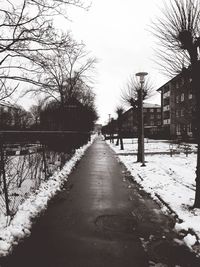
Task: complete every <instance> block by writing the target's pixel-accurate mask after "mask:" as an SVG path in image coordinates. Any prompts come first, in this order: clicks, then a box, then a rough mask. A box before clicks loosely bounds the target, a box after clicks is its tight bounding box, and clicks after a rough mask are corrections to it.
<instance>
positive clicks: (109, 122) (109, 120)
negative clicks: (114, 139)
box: [108, 114, 111, 143]
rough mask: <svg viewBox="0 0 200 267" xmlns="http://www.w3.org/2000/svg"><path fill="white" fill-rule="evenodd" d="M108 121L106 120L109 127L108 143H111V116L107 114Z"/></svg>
mask: <svg viewBox="0 0 200 267" xmlns="http://www.w3.org/2000/svg"><path fill="white" fill-rule="evenodd" d="M108 116H109V119H108V125H109V129H108V131H109V135H110V143H111V114H108Z"/></svg>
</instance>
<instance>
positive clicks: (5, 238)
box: [0, 137, 95, 256]
mask: <svg viewBox="0 0 200 267" xmlns="http://www.w3.org/2000/svg"><path fill="white" fill-rule="evenodd" d="M94 138H95V137H93V138H92V141H91V142H89V143H88V144H86V145H84V146H83V147H81V148H79V149H77V150H76V151H75V153H74V155H73V157H72V158H71V159H70V160H69V161H68V162H66V164H65V165H64V167H63V169H62V170H61V171H60V172H56V173H54V175H53V176H52V177H50V178H49V180H48V181H45V182H43V183H42V184H41V186H40V188H39V189H38V190H37V191H36V192H35V193H34V194H32V195H30V196H29V197H28V199H26V200H25V201H24V202H23V204H21V205H20V206H19V207H18V211H17V213H16V214H15V216H14V218H13V219H12V220H11V223H10V225H9V226H7V227H4V228H2V227H3V225H5V222H6V220H9V218H8V217H7V218H6V217H5V216H3V215H1V217H0V222H1V223H0V227H1V228H0V256H6V255H7V254H8V253H9V252H11V250H12V248H13V246H14V245H17V244H18V243H19V241H20V240H21V239H23V238H25V237H27V236H29V235H30V234H31V227H32V223H33V219H34V218H36V217H37V216H38V215H39V214H40V213H41V211H43V210H45V209H46V208H47V204H48V201H49V200H50V199H51V198H52V197H53V196H55V194H56V193H57V192H58V191H59V190H61V188H62V185H63V183H64V182H65V181H66V180H67V178H68V176H69V174H70V173H71V171H72V170H73V168H74V167H75V165H76V163H77V162H78V161H79V160H80V159H81V157H82V156H83V155H84V153H85V151H86V149H87V148H88V147H89V146H90V145H91V144H92V142H93V140H94Z"/></svg>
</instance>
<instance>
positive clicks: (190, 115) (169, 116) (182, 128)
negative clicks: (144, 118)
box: [157, 73, 195, 139]
mask: <svg viewBox="0 0 200 267" xmlns="http://www.w3.org/2000/svg"><path fill="white" fill-rule="evenodd" d="M157 91H158V92H160V93H161V107H162V126H163V131H164V133H165V137H166V138H181V139H188V138H189V139H191V138H194V130H195V120H194V114H195V108H194V107H195V97H194V94H193V92H192V90H191V78H190V77H189V76H188V75H185V74H183V73H181V74H179V75H177V76H176V77H174V78H173V79H171V80H170V81H168V82H167V83H165V84H164V85H163V86H161V87H160V88H159V89H158V90H157Z"/></svg>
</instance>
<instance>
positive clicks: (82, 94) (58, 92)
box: [27, 35, 96, 107]
mask: <svg viewBox="0 0 200 267" xmlns="http://www.w3.org/2000/svg"><path fill="white" fill-rule="evenodd" d="M65 38H66V39H67V40H66V42H67V41H69V35H66V36H65ZM34 62H35V64H37V66H38V68H40V74H38V75H37V78H38V80H37V82H38V83H39V84H41V86H40V88H37V87H33V88H31V89H29V90H27V93H34V94H35V95H38V94H43V95H44V96H45V98H46V99H45V100H50V99H54V100H55V101H57V102H58V103H60V104H61V106H62V107H63V106H64V105H66V104H67V102H70V100H72V99H77V100H80V101H81V102H82V104H84V103H83V102H84V101H89V99H90V100H91V102H93V98H94V95H93V93H92V91H91V86H92V76H91V73H92V71H93V70H94V66H95V64H96V58H93V57H90V54H89V53H88V52H87V51H86V49H85V45H84V44H82V43H81V44H78V43H77V42H75V41H74V40H73V39H72V38H71V39H70V45H69V46H68V47H66V46H64V47H57V48H55V49H53V50H51V51H48V52H46V53H40V52H38V53H37V55H35V56H34Z"/></svg>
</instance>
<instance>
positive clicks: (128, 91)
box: [121, 75, 154, 162]
mask: <svg viewBox="0 0 200 267" xmlns="http://www.w3.org/2000/svg"><path fill="white" fill-rule="evenodd" d="M140 89H141V84H140V82H139V81H138V80H136V78H135V76H133V75H132V76H130V78H129V80H128V82H127V84H126V86H125V87H124V89H123V90H122V96H121V98H122V101H123V102H124V103H125V104H128V105H129V106H131V107H132V109H133V112H134V111H136V112H137V118H138V119H139V117H140V110H141V106H140V101H139V99H140V96H141V95H140V94H141V90H140ZM142 93H143V100H144V99H148V98H150V97H151V96H153V94H154V88H153V84H152V83H151V81H150V79H148V78H147V79H146V80H145V82H144V84H143V90H142ZM138 119H137V121H133V125H134V124H137V125H138V127H137V128H138V130H137V134H138V154H137V161H138V162H142V158H141V153H140V151H141V127H140V123H138ZM133 120H134V116H133Z"/></svg>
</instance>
